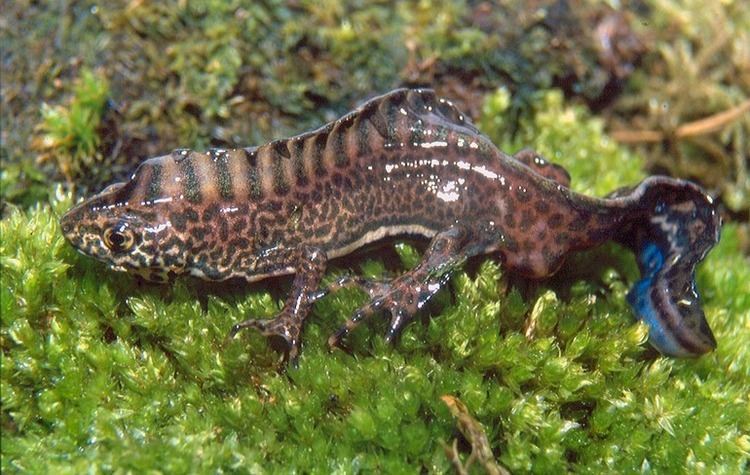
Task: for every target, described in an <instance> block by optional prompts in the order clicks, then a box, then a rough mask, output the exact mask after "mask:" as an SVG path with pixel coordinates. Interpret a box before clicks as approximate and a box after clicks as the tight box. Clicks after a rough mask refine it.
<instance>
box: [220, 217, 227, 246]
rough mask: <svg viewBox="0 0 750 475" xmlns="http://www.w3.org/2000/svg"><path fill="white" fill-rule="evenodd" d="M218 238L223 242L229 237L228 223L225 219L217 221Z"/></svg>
mask: <svg viewBox="0 0 750 475" xmlns="http://www.w3.org/2000/svg"><path fill="white" fill-rule="evenodd" d="M219 239H220V240H221V241H222V242H223V241H226V240H227V239H229V224H228V223H227V220H226V219H223V220H222V221H221V223H219Z"/></svg>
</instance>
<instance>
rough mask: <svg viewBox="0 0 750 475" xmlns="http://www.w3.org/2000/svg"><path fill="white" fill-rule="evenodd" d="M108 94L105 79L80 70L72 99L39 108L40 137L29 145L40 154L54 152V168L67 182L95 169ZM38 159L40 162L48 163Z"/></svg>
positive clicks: (99, 157)
mask: <svg viewBox="0 0 750 475" xmlns="http://www.w3.org/2000/svg"><path fill="white" fill-rule="evenodd" d="M108 94H109V85H108V83H107V81H106V79H105V78H103V77H101V76H99V75H96V74H94V72H93V71H90V70H83V71H82V73H81V77H80V78H78V79H77V80H76V82H75V86H74V88H73V97H72V98H71V101H70V103H69V104H67V106H66V107H63V106H57V107H52V106H49V105H47V104H43V105H42V123H41V124H40V127H39V128H40V129H41V132H42V136H40V137H39V139H38V140H37V141H36V142H35V143H33V144H32V145H33V146H34V148H36V149H38V150H40V151H50V150H54V151H55V153H54V158H55V159H56V160H57V166H58V168H59V169H60V171H61V172H62V173H63V175H65V177H67V179H68V180H73V179H74V178H79V177H80V176H81V175H83V174H84V173H86V172H87V171H90V170H91V169H92V168H94V167H95V166H97V165H101V155H100V154H99V152H98V151H97V149H98V147H99V143H100V139H99V130H98V129H99V126H100V123H101V119H102V114H103V113H104V107H105V105H106V102H107V95H108ZM49 158H50V156H45V155H42V156H40V157H39V160H40V161H44V160H45V159H49Z"/></svg>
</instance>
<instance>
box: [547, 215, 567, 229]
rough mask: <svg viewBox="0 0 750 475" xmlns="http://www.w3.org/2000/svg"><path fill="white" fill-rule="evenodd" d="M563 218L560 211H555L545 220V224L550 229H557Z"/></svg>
mask: <svg viewBox="0 0 750 475" xmlns="http://www.w3.org/2000/svg"><path fill="white" fill-rule="evenodd" d="M564 219H565V218H564V217H563V215H562V214H560V213H555V214H553V215H552V216H550V218H549V220H547V226H549V227H550V228H552V229H557V228H559V227H560V226H562V224H563V220H564Z"/></svg>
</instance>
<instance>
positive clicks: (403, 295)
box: [328, 225, 473, 347]
mask: <svg viewBox="0 0 750 475" xmlns="http://www.w3.org/2000/svg"><path fill="white" fill-rule="evenodd" d="M471 241H472V240H471V239H470V232H469V230H468V229H467V228H466V227H464V226H462V225H454V226H452V227H450V228H449V229H447V230H445V231H443V232H441V233H439V234H437V235H436V236H435V237H434V238H433V239H432V242H431V243H430V246H429V247H428V249H427V251H426V252H425V255H424V257H423V258H422V262H420V263H419V265H417V267H415V268H414V269H412V270H410V271H409V272H407V273H405V274H403V275H402V276H400V277H398V278H396V279H394V280H392V281H390V282H384V281H376V282H371V281H364V280H363V279H360V278H356V277H345V278H344V279H342V280H340V281H338V282H336V283H334V284H333V285H332V286H331V288H330V289H329V290H335V289H337V288H341V287H345V286H351V285H355V286H359V287H360V288H362V290H364V291H365V292H367V293H368V294H369V295H370V298H371V300H370V302H369V303H368V304H366V305H365V306H363V307H361V308H360V309H358V310H357V311H356V312H354V315H353V316H352V317H351V318H350V319H349V320H348V321H347V322H346V323H345V324H344V326H342V327H341V328H340V329H339V330H338V331H337V332H336V333H334V334H333V335H331V337H330V338H329V339H328V344H329V345H330V346H332V347H333V346H336V345H338V343H339V341H340V340H341V339H342V338H343V337H344V336H346V335H347V334H348V333H349V332H350V331H352V330H353V329H354V328H356V327H357V325H359V323H361V322H362V321H363V320H365V319H367V318H369V317H371V316H372V315H374V314H375V313H377V312H380V311H387V312H388V313H389V314H390V318H391V321H390V325H389V326H388V330H387V332H386V336H385V338H386V341H388V342H391V341H393V340H394V339H395V337H396V336H397V335H398V333H399V332H400V331H401V329H402V328H403V327H404V325H406V324H407V323H408V322H409V321H411V319H412V318H413V317H414V315H415V314H416V313H417V311H418V310H419V309H421V308H422V307H423V306H424V305H425V304H426V303H427V301H429V300H430V299H431V298H432V297H433V296H434V295H435V294H436V293H437V292H438V290H440V288H442V287H443V286H444V285H445V284H446V283H447V282H448V280H449V279H450V275H451V273H452V271H453V270H455V269H456V268H457V267H458V266H460V265H461V264H462V263H463V262H464V260H466V258H467V257H469V256H470V255H472V254H473V252H471V251H470V247H473V246H469V245H468V243H470V242H471Z"/></svg>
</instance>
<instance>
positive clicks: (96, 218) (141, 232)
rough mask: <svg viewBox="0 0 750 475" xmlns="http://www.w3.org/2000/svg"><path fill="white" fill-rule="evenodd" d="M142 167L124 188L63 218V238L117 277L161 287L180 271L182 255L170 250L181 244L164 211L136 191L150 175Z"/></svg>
mask: <svg viewBox="0 0 750 475" xmlns="http://www.w3.org/2000/svg"><path fill="white" fill-rule="evenodd" d="M148 168H149V166H148V165H147V163H144V164H143V165H142V166H141V167H139V169H138V171H136V173H135V174H134V175H133V178H132V179H131V180H130V181H129V182H126V183H115V184H113V185H110V186H108V187H107V188H105V189H104V190H103V191H102V192H100V193H99V194H97V195H95V196H93V197H91V198H88V199H87V200H85V201H83V202H82V203H80V204H79V205H77V206H75V207H73V208H72V209H71V210H69V211H68V212H67V213H65V214H64V215H63V217H62V218H61V220H60V227H61V229H62V232H63V234H64V236H65V238H66V239H67V240H68V241H69V242H70V243H71V244H72V245H73V247H75V248H76V249H77V250H78V252H80V253H81V254H84V255H87V256H90V257H94V258H96V259H98V260H100V261H102V262H105V263H106V264H109V266H110V267H111V268H112V269H114V270H117V271H128V272H132V273H136V274H139V275H141V276H142V277H144V278H145V279H147V280H151V281H156V282H163V281H165V280H166V279H167V277H168V276H169V275H172V274H176V273H179V272H180V271H181V270H182V268H183V267H184V262H183V259H182V253H181V252H178V251H179V249H171V248H172V247H173V245H174V246H177V245H178V244H179V243H181V242H182V239H180V236H179V235H178V233H177V232H176V230H175V229H173V227H172V226H171V223H170V221H169V220H168V219H167V215H166V212H167V211H166V209H165V207H164V206H158V205H154V204H153V203H152V202H149V203H146V202H144V200H142V199H141V198H140V197H139V193H138V192H137V187H138V183H139V181H141V178H143V176H144V175H148V174H149V173H150V172H149V171H148V170H147V169H148Z"/></svg>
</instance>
